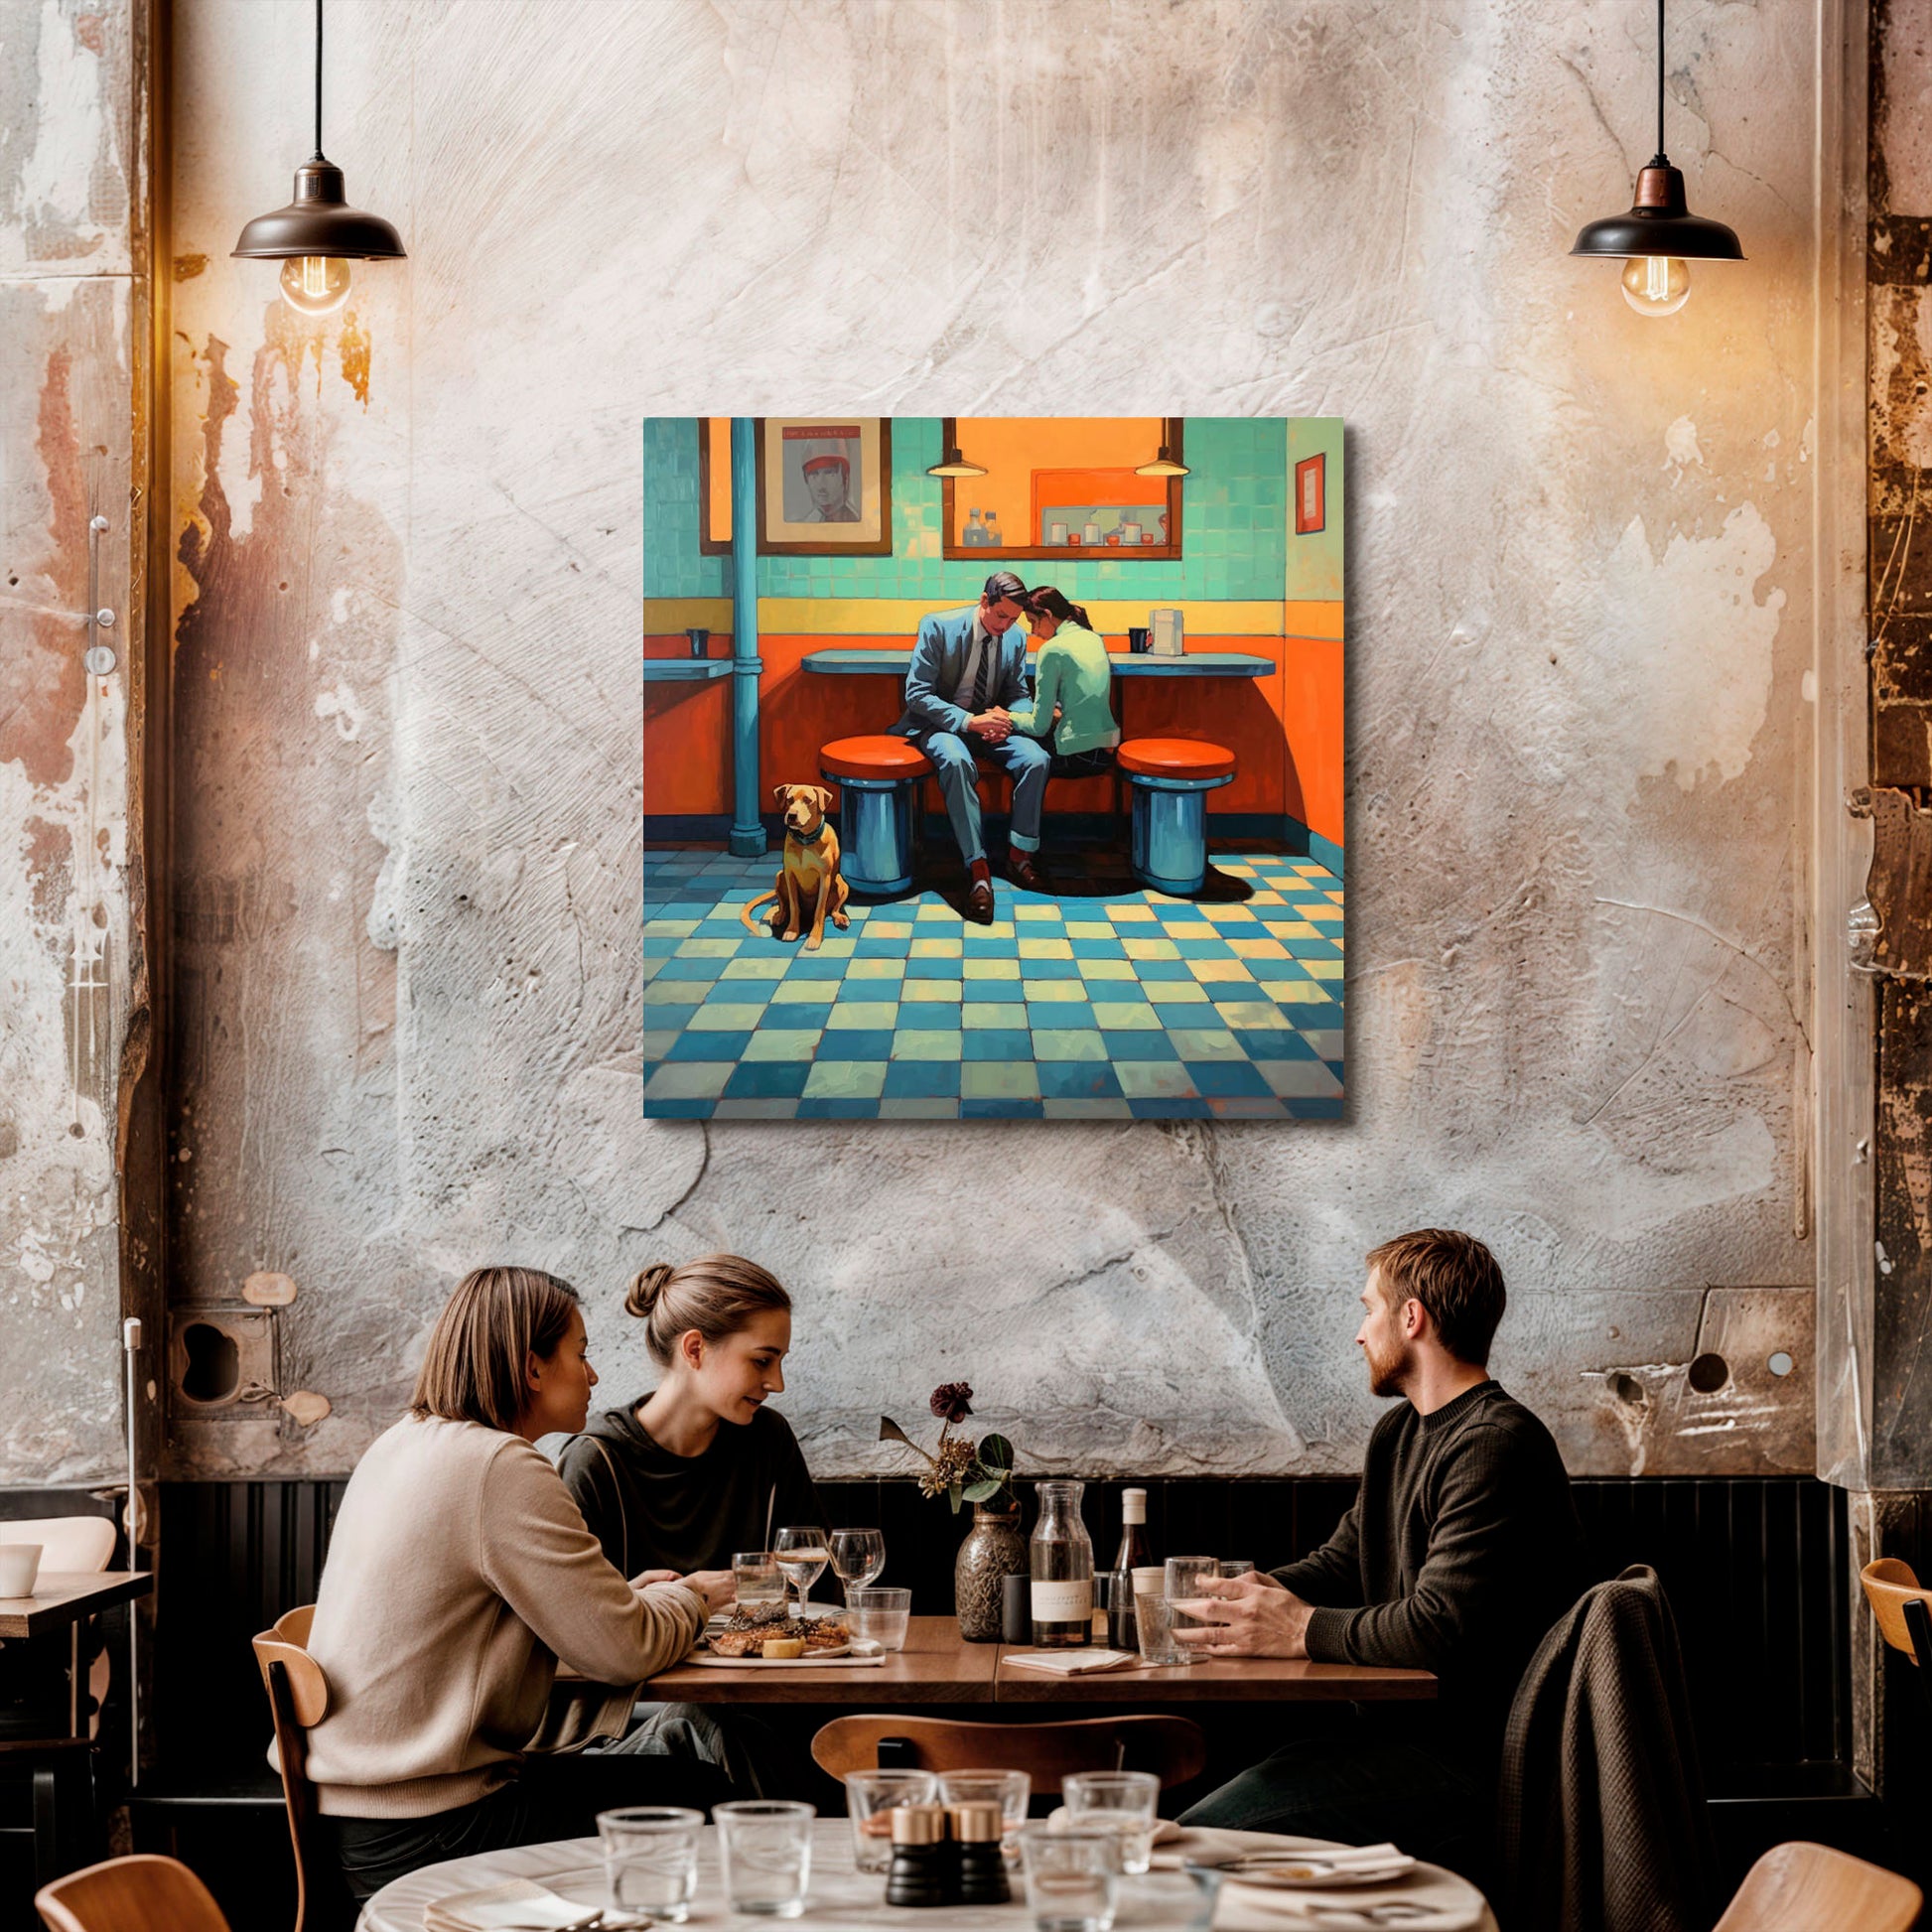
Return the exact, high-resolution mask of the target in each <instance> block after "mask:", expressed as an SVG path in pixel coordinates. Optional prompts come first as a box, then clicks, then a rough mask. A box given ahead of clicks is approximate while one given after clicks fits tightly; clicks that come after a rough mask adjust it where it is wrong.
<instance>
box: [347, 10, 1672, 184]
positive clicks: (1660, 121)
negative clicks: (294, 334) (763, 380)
mask: <svg viewBox="0 0 1932 1932" xmlns="http://www.w3.org/2000/svg"><path fill="white" fill-rule="evenodd" d="M1663 9H1664V0H1657V11H1658V14H1659V16H1660V17H1661V15H1662V13H1663ZM1663 84H1664V83H1663V79H1662V77H1661V76H1659V78H1658V81H1657V85H1658V87H1659V88H1660V89H1661V88H1662V86H1663ZM1659 98H1660V102H1661V94H1660V97H1659ZM1663 111H1664V110H1663V107H1662V105H1661V104H1660V105H1659V107H1658V109H1657V120H1658V125H1659V126H1660V127H1661V126H1662V124H1663ZM316 152H317V153H318V154H320V153H321V152H322V0H316Z"/></svg>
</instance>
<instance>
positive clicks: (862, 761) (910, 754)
mask: <svg viewBox="0 0 1932 1932" xmlns="http://www.w3.org/2000/svg"><path fill="white" fill-rule="evenodd" d="M818 764H819V769H820V770H821V771H823V772H824V773H825V774H826V776H828V777H832V778H916V777H917V776H918V775H919V774H920V773H921V772H923V771H930V770H931V769H932V765H931V763H930V761H929V760H928V759H927V758H926V755H925V754H924V753H923V752H922V751H920V750H919V748H918V747H917V746H916V745H914V744H913V743H912V741H911V740H910V739H907V738H893V737H890V736H888V735H887V734H886V733H884V732H882V733H880V734H879V735H878V736H877V737H873V738H835V739H833V741H832V742H831V744H829V745H827V746H824V747H822V748H821V750H820V751H819V755H818Z"/></svg>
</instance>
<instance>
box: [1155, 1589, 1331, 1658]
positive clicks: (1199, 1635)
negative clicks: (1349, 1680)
mask: <svg viewBox="0 0 1932 1932" xmlns="http://www.w3.org/2000/svg"><path fill="white" fill-rule="evenodd" d="M1199 1588H1200V1591H1201V1593H1200V1595H1198V1596H1190V1597H1186V1598H1184V1599H1182V1600H1180V1601H1177V1602H1176V1603H1175V1604H1174V1606H1173V1607H1174V1608H1175V1609H1177V1610H1181V1611H1184V1612H1185V1613H1186V1614H1187V1615H1188V1616H1196V1617H1200V1618H1202V1619H1203V1620H1204V1621H1207V1622H1209V1623H1211V1624H1212V1625H1213V1627H1212V1628H1209V1629H1194V1630H1183V1629H1176V1630H1175V1631H1174V1632H1173V1639H1174V1642H1176V1643H1181V1644H1185V1645H1187V1646H1188V1648H1189V1649H1192V1650H1198V1651H1201V1652H1202V1653H1204V1654H1205V1655H1206V1656H1209V1657H1306V1656H1307V1655H1308V1654H1309V1644H1308V1631H1309V1619H1310V1617H1311V1616H1312V1615H1313V1614H1314V1608H1313V1606H1312V1605H1311V1604H1309V1603H1305V1602H1303V1601H1302V1599H1301V1598H1300V1597H1299V1596H1297V1595H1296V1594H1295V1592H1294V1591H1293V1590H1290V1589H1285V1588H1284V1587H1282V1586H1281V1585H1280V1584H1278V1583H1277V1582H1276V1581H1275V1580H1274V1578H1272V1577H1266V1576H1261V1575H1257V1574H1254V1573H1250V1574H1249V1575H1248V1576H1246V1577H1203V1578H1202V1579H1201V1580H1200V1585H1199Z"/></svg>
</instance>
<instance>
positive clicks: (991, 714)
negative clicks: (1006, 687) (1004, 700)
mask: <svg viewBox="0 0 1932 1932" xmlns="http://www.w3.org/2000/svg"><path fill="white" fill-rule="evenodd" d="M966 729H967V730H968V731H970V732H973V733H975V734H977V735H978V736H979V737H981V738H983V739H985V740H986V742H987V743H988V744H989V745H1004V744H1005V743H1006V742H1007V740H1008V739H1009V738H1011V737H1012V736H1013V718H1012V716H1011V714H1010V713H1009V712H1008V711H1007V710H1006V708H1005V707H1004V706H1003V705H997V704H996V705H995V706H994V707H993V709H992V710H991V711H982V712H981V713H980V714H979V715H978V716H977V717H976V718H974V719H973V720H972V721H971V723H970V724H968V726H967V727H966Z"/></svg>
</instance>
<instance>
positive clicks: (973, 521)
mask: <svg viewBox="0 0 1932 1932" xmlns="http://www.w3.org/2000/svg"><path fill="white" fill-rule="evenodd" d="M959 540H960V542H961V543H964V544H971V545H972V546H974V547H975V548H978V546H979V545H981V544H983V543H984V542H985V541H986V525H985V524H984V523H982V522H981V521H980V513H979V511H978V510H976V509H971V510H968V511H967V512H966V534H965V535H964V536H962V537H961V538H960V539H959Z"/></svg>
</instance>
